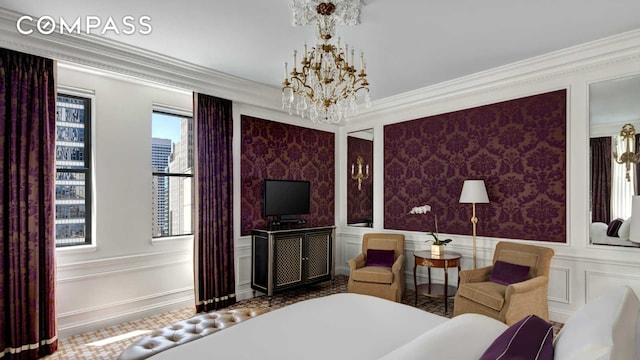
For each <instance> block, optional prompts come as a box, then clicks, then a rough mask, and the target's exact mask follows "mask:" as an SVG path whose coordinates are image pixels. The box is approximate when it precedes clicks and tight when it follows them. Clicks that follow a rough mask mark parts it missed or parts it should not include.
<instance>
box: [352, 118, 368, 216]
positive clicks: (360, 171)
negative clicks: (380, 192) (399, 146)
mask: <svg viewBox="0 0 640 360" xmlns="http://www.w3.org/2000/svg"><path fill="white" fill-rule="evenodd" d="M347 166H348V169H347V225H348V226H357V227H373V129H366V130H360V131H353V132H350V133H348V134H347Z"/></svg>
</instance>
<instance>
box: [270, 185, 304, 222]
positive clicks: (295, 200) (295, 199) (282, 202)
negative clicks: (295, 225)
mask: <svg viewBox="0 0 640 360" xmlns="http://www.w3.org/2000/svg"><path fill="white" fill-rule="evenodd" d="M309 199H310V184H309V182H308V181H303V180H271V179H265V181H264V199H263V200H264V211H263V213H264V216H280V217H285V218H286V217H288V216H292V215H303V214H309V213H310V211H309Z"/></svg>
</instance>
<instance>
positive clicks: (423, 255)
mask: <svg viewBox="0 0 640 360" xmlns="http://www.w3.org/2000/svg"><path fill="white" fill-rule="evenodd" d="M460 258H462V255H461V254H459V253H457V252H451V251H445V252H444V254H442V255H432V254H431V251H429V250H425V251H416V252H414V253H413V259H414V265H413V283H414V284H415V288H416V298H415V305H416V306H417V305H418V294H420V295H426V296H430V297H435V298H444V313H445V315H446V314H447V298H449V297H451V296H454V295H455V294H456V291H457V290H458V289H457V288H456V287H455V286H453V285H449V268H450V267H457V268H458V283H459V282H460ZM418 266H425V267H426V268H427V272H428V274H429V282H428V283H427V284H420V285H418V280H417V277H416V269H417V268H418ZM431 268H440V269H444V284H433V283H431Z"/></svg>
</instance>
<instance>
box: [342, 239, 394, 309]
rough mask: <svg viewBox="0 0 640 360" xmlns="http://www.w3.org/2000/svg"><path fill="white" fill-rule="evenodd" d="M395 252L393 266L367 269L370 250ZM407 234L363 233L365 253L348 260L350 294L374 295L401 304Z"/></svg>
mask: <svg viewBox="0 0 640 360" xmlns="http://www.w3.org/2000/svg"><path fill="white" fill-rule="evenodd" d="M369 249H376V250H394V254H393V265H392V266H391V267H390V268H389V267H383V266H366V265H367V250H369ZM404 259H405V256H404V235H402V234H383V233H380V234H377V233H376V234H374V233H371V234H364V237H363V239H362V253H361V254H359V255H358V256H356V257H355V258H353V259H351V260H349V268H350V273H349V283H348V284H347V290H348V291H349V292H351V293H358V294H365V295H373V296H377V297H381V298H384V299H388V300H391V301H395V302H401V301H402V294H403V293H404V288H405V283H404Z"/></svg>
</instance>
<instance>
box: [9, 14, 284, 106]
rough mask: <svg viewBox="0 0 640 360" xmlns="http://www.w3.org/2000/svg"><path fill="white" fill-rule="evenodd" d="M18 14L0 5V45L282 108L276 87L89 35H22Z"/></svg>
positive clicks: (237, 99)
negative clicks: (18, 27) (17, 24)
mask: <svg viewBox="0 0 640 360" xmlns="http://www.w3.org/2000/svg"><path fill="white" fill-rule="evenodd" d="M20 16H21V14H18V13H16V12H13V11H10V10H7V9H4V8H0V47H4V48H7V49H12V50H16V51H21V52H25V53H29V54H33V55H38V56H42V57H47V58H51V59H54V60H57V61H61V62H66V63H70V64H75V65H80V66H83V67H88V68H93V69H98V70H102V71H105V72H110V73H115V74H118V75H123V76H127V77H132V78H137V79H143V80H146V81H150V82H153V83H158V84H162V85H166V86H170V87H175V88H179V89H185V90H189V91H195V92H201V93H206V94H209V95H213V96H218V97H221V98H225V99H229V100H232V101H238V102H242V103H248V104H251V105H255V106H259V107H264V108H268V109H272V110H277V111H279V112H282V109H281V107H282V104H281V103H280V96H281V95H280V89H276V88H274V87H271V86H267V85H264V84H260V83H256V82H253V81H249V80H246V79H242V78H239V77H235V76H232V75H229V74H225V73H222V72H220V71H216V70H213V69H210V68H206V67H204V66H199V65H195V64H192V63H188V62H185V61H182V60H179V59H176V58H172V57H169V56H165V55H162V54H158V53H155V52H152V51H148V50H144V49H141V48H139V47H135V46H130V45H127V44H123V43H120V42H117V41H114V40H111V39H109V38H105V37H100V36H96V35H92V34H80V35H78V34H59V33H55V32H54V33H52V34H49V35H43V34H40V33H38V32H37V31H34V32H33V33H32V34H30V35H22V34H20V33H19V32H18V31H17V28H16V23H17V20H18V18H19V17H20ZM25 26H28V25H25ZM34 28H35V27H34Z"/></svg>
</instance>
